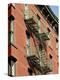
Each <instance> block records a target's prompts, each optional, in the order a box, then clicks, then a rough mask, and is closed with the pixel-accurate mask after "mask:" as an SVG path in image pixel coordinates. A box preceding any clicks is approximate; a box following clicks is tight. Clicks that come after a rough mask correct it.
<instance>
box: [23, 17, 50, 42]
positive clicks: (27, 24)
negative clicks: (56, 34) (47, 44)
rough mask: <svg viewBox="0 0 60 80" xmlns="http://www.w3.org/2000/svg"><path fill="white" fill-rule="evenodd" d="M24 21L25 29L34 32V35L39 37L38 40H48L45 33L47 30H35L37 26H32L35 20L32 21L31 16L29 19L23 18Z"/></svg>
mask: <svg viewBox="0 0 60 80" xmlns="http://www.w3.org/2000/svg"><path fill="white" fill-rule="evenodd" d="M24 21H25V23H26V26H27V29H28V30H29V31H30V32H32V33H34V35H35V36H36V37H37V38H38V39H39V40H41V39H42V40H43V41H46V40H49V37H48V35H47V32H46V33H45V32H43V33H39V32H38V30H37V26H34V24H36V22H35V21H34V19H33V18H30V19H27V20H24Z"/></svg>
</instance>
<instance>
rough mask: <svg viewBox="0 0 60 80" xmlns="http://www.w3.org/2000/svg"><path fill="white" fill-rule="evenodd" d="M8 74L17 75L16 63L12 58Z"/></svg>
mask: <svg viewBox="0 0 60 80" xmlns="http://www.w3.org/2000/svg"><path fill="white" fill-rule="evenodd" d="M8 75H9V76H15V75H16V64H15V62H14V61H12V60H11V64H9V63H8Z"/></svg>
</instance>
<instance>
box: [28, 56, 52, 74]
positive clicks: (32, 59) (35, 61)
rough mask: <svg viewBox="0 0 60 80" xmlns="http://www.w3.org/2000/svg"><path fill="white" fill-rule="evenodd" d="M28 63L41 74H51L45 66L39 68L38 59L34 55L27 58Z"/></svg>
mask: <svg viewBox="0 0 60 80" xmlns="http://www.w3.org/2000/svg"><path fill="white" fill-rule="evenodd" d="M27 60H28V63H29V65H30V66H32V67H35V68H36V69H37V70H39V71H40V72H41V73H42V74H46V73H48V72H51V71H52V70H51V69H50V68H49V67H48V65H46V66H43V67H42V66H41V65H40V60H39V58H38V57H36V56H35V55H33V56H29V57H27Z"/></svg>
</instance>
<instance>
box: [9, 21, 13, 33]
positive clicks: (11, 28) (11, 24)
mask: <svg viewBox="0 0 60 80" xmlns="http://www.w3.org/2000/svg"><path fill="white" fill-rule="evenodd" d="M10 31H12V32H13V31H14V20H11V23H10Z"/></svg>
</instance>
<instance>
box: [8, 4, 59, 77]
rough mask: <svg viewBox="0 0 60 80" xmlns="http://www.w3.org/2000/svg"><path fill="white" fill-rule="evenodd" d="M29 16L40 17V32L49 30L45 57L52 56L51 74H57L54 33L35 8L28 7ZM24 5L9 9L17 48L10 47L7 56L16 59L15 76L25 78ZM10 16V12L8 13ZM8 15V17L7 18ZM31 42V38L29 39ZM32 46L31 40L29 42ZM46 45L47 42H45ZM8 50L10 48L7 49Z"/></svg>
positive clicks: (26, 68) (26, 73)
mask: <svg viewBox="0 0 60 80" xmlns="http://www.w3.org/2000/svg"><path fill="white" fill-rule="evenodd" d="M29 8H30V11H31V13H30V14H31V16H32V15H33V14H35V15H37V14H38V15H39V16H40V23H41V31H43V30H44V27H46V28H49V29H50V30H51V39H50V41H51V44H50V47H51V48H52V50H51V49H50V48H49V45H48V44H47V56H48V57H49V54H51V55H52V56H53V59H52V61H53V73H58V64H57V61H58V58H57V49H56V37H57V35H56V33H55V32H54V31H53V30H52V28H51V27H50V25H49V24H48V23H47V22H46V20H45V19H44V17H43V16H42V15H41V13H40V12H39V11H38V10H37V8H36V7H35V6H34V5H29ZM23 12H24V5H22V4H21V5H20V4H15V8H13V7H12V8H11V14H12V15H14V17H15V20H14V45H15V46H16V47H17V49H16V48H15V47H13V46H11V52H10V50H9V56H10V55H12V56H14V57H15V58H16V59H17V62H16V75H17V76H20V75H21V76H25V75H29V74H28V67H29V65H28V62H27V59H26V32H25V31H26V26H25V23H24V14H23ZM8 14H9V15H10V11H9V13H8ZM9 15H8V16H9ZM31 40H32V38H31ZM31 42H32V44H33V45H34V43H33V40H32V41H31ZM46 43H48V41H47V42H46ZM9 49H10V48H9Z"/></svg>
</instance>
